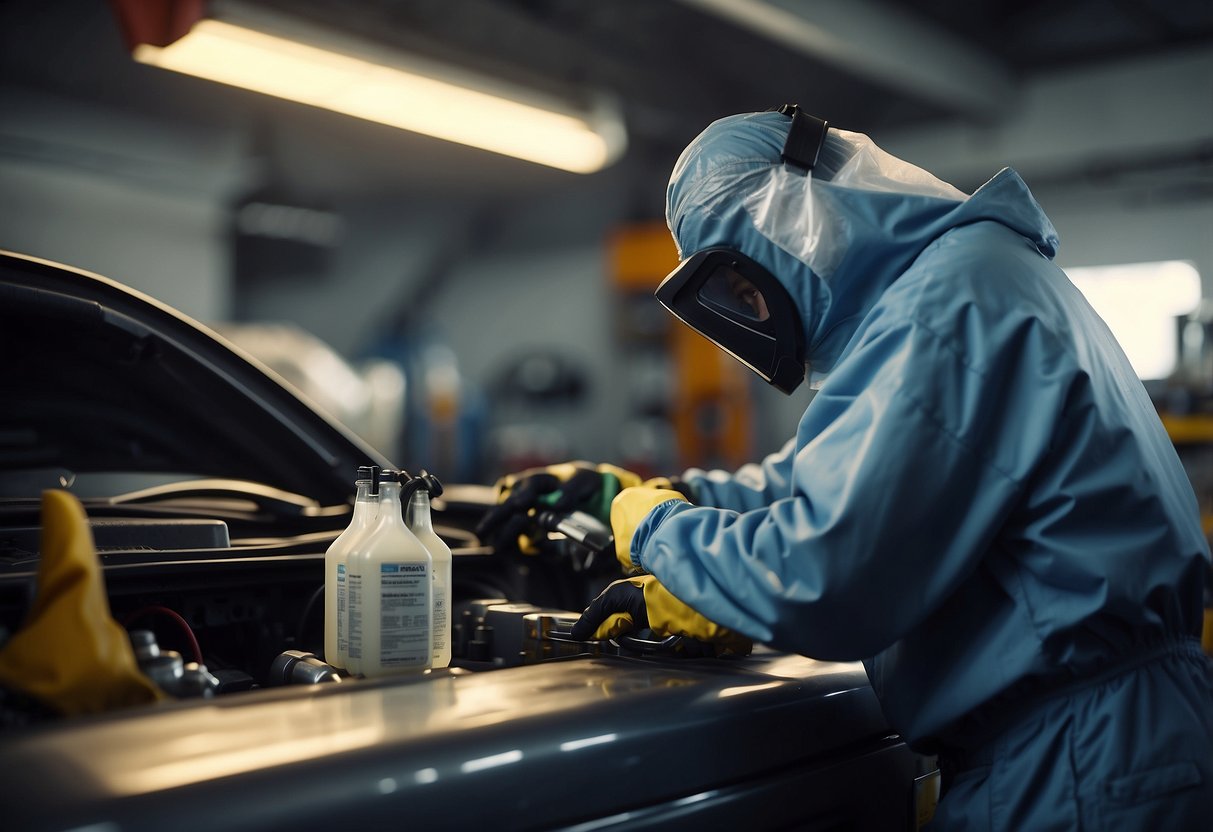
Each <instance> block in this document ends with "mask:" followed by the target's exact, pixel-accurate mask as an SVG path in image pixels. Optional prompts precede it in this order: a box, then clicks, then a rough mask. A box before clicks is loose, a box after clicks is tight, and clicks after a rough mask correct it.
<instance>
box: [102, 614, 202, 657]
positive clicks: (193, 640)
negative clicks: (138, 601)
mask: <svg viewBox="0 0 1213 832" xmlns="http://www.w3.org/2000/svg"><path fill="white" fill-rule="evenodd" d="M152 612H158V613H161V614H163V615H167V616H168V617H169V618H171V619H173V620H174V621H176V622H177V623H178V624H180V625H181V629H182V630H184V631H185V637H186V638H188V639H189V642H190V648H191V649H192V650H193V651H194V661H196V662H198V664H205V662H203V661H202V648H201V647H199V646H198V637H197V636H195V635H194V631H193V629H191V628H190V625H189V623H188V622H187V621H186V620H185V619H184V618H182V617H181V616H180V615H179V614H178V613H177V612H176V611H175V610H171V609H169V608H168V607H161V606H151V607H144V608H143V609H139V610H135V611H134V612H133V613H131V614H130V615H128V616H127V617H126V618H124V619H123V620H122V624H123V626H129V625H130V623H131V622H132V621H134V620H136V619H138V618H142V617H143V616H145V615H147V614H148V613H152Z"/></svg>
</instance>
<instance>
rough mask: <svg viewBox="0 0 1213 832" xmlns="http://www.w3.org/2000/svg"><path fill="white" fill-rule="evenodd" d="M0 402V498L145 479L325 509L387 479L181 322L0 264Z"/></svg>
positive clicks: (263, 374) (330, 428) (48, 265)
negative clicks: (237, 488) (363, 481)
mask: <svg viewBox="0 0 1213 832" xmlns="http://www.w3.org/2000/svg"><path fill="white" fill-rule="evenodd" d="M0 401H3V402H4V407H3V408H0V497H9V498H13V497H34V496H37V494H38V493H39V492H40V491H41V490H42V489H43V488H52V487H60V486H62V485H64V484H67V483H68V482H71V481H72V480H74V479H75V478H76V477H77V476H80V475H88V474H95V473H104V474H106V475H108V476H109V477H110V478H111V479H115V478H119V477H121V476H122V475H134V476H133V478H131V479H129V480H128V483H129V485H128V486H127V488H126V490H135V488H138V487H143V486H147V485H151V484H155V482H156V479H155V477H152V478H150V479H149V478H148V477H146V476H145V475H164V477H163V481H169V480H171V479H183V478H227V479H238V480H248V481H252V482H256V483H262V484H265V485H268V486H271V487H275V488H279V489H283V490H285V491H287V492H291V493H294V494H299V495H304V496H306V497H309V498H312V499H314V500H316V501H317V502H318V503H319V504H321V505H332V504H337V503H342V504H344V503H346V502H347V501H348V499H349V497H350V494H351V492H352V480H353V479H354V473H355V471H356V469H357V467H358V466H359V465H366V464H377V465H380V466H383V467H389V466H390V462H389V461H388V460H386V459H384V458H383V457H382V456H381V455H380V454H379V453H378V452H377V451H375V450H374V449H373V448H371V447H369V446H368V445H367V444H366V443H364V442H363V441H361V440H360V439H359V438H358V437H356V436H355V435H354V434H352V433H351V432H350V431H348V430H347V429H345V428H344V427H342V426H341V425H339V424H337V423H336V422H334V421H331V420H329V419H328V418H327V417H325V416H324V415H322V414H321V413H320V412H318V411H317V410H316V409H315V408H314V407H313V406H312V405H310V404H309V403H307V402H305V401H304V400H303V399H302V398H301V397H300V396H299V394H297V393H296V392H294V391H293V390H291V389H289V388H288V387H287V386H286V384H285V383H284V382H283V381H281V380H280V379H278V378H277V377H276V376H274V374H273V373H272V372H271V371H269V370H268V369H267V368H265V367H264V366H262V365H260V364H259V363H258V362H257V361H256V360H254V359H252V358H251V357H249V356H247V355H246V354H244V353H242V352H241V351H240V350H238V349H237V348H236V347H234V346H232V345H231V344H229V343H228V342H226V341H224V340H223V339H222V338H221V337H220V336H218V335H217V334H215V333H214V332H212V331H210V330H209V329H207V328H206V327H204V326H202V325H201V324H199V323H197V322H195V321H193V320H191V319H190V318H188V317H186V316H185V315H182V314H181V313H179V312H177V311H175V310H173V309H171V308H169V307H168V306H166V305H164V304H162V303H159V302H157V301H155V300H153V299H152V298H150V297H148V296H146V295H143V294H141V293H139V292H136V291H134V290H132V289H129V288H126V287H124V286H122V285H121V284H119V283H116V282H114V281H112V280H108V279H106V278H104V277H101V276H99V275H95V274H91V273H88V272H85V271H81V270H79V269H73V268H69V267H66V266H63V265H60V264H56V263H52V262H49V261H46V260H40V259H36V258H32V257H27V256H23V255H19V254H14V253H12V252H4V251H0ZM110 488H111V493H112V491H113V490H114V486H112V485H111V486H110ZM117 490H122V488H121V487H119V488H118V489H117Z"/></svg>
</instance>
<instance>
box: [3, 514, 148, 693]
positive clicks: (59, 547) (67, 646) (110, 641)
mask: <svg viewBox="0 0 1213 832" xmlns="http://www.w3.org/2000/svg"><path fill="white" fill-rule="evenodd" d="M37 586H38V588H37V593H36V595H35V596H34V603H33V605H32V606H31V608H30V612H29V616H28V618H27V620H26V622H25V624H24V625H23V626H22V627H21V629H20V630H18V631H17V632H16V634H14V635H13V637H12V638H11V639H9V640H8V641H7V642H6V643H5V644H4V647H3V648H0V685H3V686H5V687H8V688H12V689H15V690H19V691H21V692H23V693H25V694H28V695H29V696H32V697H34V698H35V699H37V700H39V701H41V702H43V703H45V704H47V705H49V706H51V707H53V708H55V709H56V710H58V711H60V712H61V713H63V714H68V715H72V714H82V713H96V712H100V711H106V710H110V709H113V708H121V707H127V706H130V705H140V704H144V703H148V702H155V701H156V700H158V699H166V698H167V697H166V696H165V694H164V693H163V692H161V691H160V689H159V688H157V687H156V686H155V685H154V684H152V682H151V681H150V680H149V679H148V678H147V677H146V676H144V675H143V673H141V672H140V670H139V665H138V663H137V662H136V660H135V653H134V650H133V649H132V648H131V642H130V637H129V636H128V635H127V632H126V630H124V629H122V627H121V626H120V625H119V624H118V622H117V621H115V620H114V619H113V617H112V616H111V615H110V609H109V601H108V600H107V598H106V596H105V583H104V580H103V578H102V575H101V567H100V564H99V563H98V561H97V553H96V548H95V546H94V544H93V536H92V533H91V532H90V530H89V527H88V518H87V516H86V515H85V513H84V508H83V506H81V505H80V501H79V500H77V499H76V498H75V497H74V496H72V495H71V494H69V493H68V492H66V491H44V492H43V493H42V557H41V559H40V560H39V562H38V585H37Z"/></svg>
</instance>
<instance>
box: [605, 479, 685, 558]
mask: <svg viewBox="0 0 1213 832" xmlns="http://www.w3.org/2000/svg"><path fill="white" fill-rule="evenodd" d="M670 500H681V501H682V502H684V503H685V502H689V501H688V500H687V498H686V497H684V496H683V495H682V493H681V492H679V491H674V490H673V489H670V488H665V487H654V486H649V485H642V486H637V487H636V488H629V489H627V490H625V491H620V492H619V495H618V496H617V497H615V499H614V500H612V501H611V532H612V533H613V534H614V535H615V559H616V560H618V561H619V565H620V566H622V567H623V571H624V572H632V571H633V570H635V568H636V566H635V564H633V563H632V537H633V536H634V535H635V534H636V529H637V527H638V526H640V523H641V521H642V520H644V518H645V517H647V516H648V515H649V512H650V511H652V510H653V509H655V508H657V506H659V505H661V504H662V503H668V502H669V501H670Z"/></svg>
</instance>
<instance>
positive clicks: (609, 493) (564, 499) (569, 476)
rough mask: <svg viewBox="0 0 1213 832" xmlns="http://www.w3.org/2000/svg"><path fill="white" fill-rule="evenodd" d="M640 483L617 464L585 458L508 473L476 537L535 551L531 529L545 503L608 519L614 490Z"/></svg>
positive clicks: (499, 483) (555, 508) (499, 545)
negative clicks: (495, 501) (602, 463)
mask: <svg viewBox="0 0 1213 832" xmlns="http://www.w3.org/2000/svg"><path fill="white" fill-rule="evenodd" d="M637 485H640V476H639V475H638V474H634V473H632V472H631V471H627V470H624V469H623V468H619V467H618V466H615V465H592V464H591V463H589V462H582V461H576V462H562V463H559V464H557V465H549V466H547V467H545V468H528V469H527V470H525V471H522V472H520V473H517V474H509V475H508V476H505V477H502V478H501V479H500V480H498V481H497V485H496V487H497V505H496V506H494V507H493V508H491V509H489V510H488V511H487V512H485V515H484V517H483V518H482V519H481V521H480V523H479V524H477V526H476V536H477V537H479V538H480V539H481V540H483V541H485V542H486V543H490V544H492V545H493V546H495V547H497V548H499V549H508V548H512V547H514V546H517V548H518V550H519V551H521V552H523V553H524V554H528V555H533V554H535V553H537V552H538V551H539V547H538V546H537V545H536V542H535V540H534V539H533V538H532V533H533V532H534V531H535V522H534V518H535V515H536V513H537V512H538V511H539V510H540V509H541V508H544V509H549V510H551V511H555V512H558V513H568V512H573V511H584V512H586V513H587V514H589V515H591V516H593V517H595V518H596V519H598V520H600V521H601V522H603V523H606V522H607V521H608V519H609V517H610V511H611V500H612V499H613V498H614V497H615V495H616V494H618V493H619V492H620V491H622V490H623V489H625V488H631V487H633V486H637Z"/></svg>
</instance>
